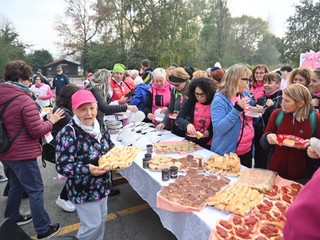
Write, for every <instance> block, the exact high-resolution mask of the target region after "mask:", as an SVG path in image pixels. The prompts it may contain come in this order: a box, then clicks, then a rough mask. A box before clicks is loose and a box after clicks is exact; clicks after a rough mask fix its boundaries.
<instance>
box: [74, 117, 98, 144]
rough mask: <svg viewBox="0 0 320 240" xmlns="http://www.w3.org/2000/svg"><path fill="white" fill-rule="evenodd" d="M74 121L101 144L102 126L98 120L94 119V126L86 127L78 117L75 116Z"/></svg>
mask: <svg viewBox="0 0 320 240" xmlns="http://www.w3.org/2000/svg"><path fill="white" fill-rule="evenodd" d="M73 120H74V122H75V123H76V124H77V125H78V126H79V127H80V128H81V129H82V130H83V131H85V132H86V133H88V134H89V135H90V136H92V137H94V138H95V139H97V141H98V142H99V143H100V140H101V138H102V133H101V131H100V124H99V122H98V120H97V119H94V123H93V126H86V125H84V124H83V123H82V122H81V121H80V119H79V118H78V117H77V116H76V115H74V116H73Z"/></svg>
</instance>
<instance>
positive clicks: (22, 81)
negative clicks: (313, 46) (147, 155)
mask: <svg viewBox="0 0 320 240" xmlns="http://www.w3.org/2000/svg"><path fill="white" fill-rule="evenodd" d="M31 77H32V70H31V67H30V66H28V65H27V64H26V63H25V62H23V61H13V62H10V63H8V64H7V66H6V68H5V75H4V79H5V83H3V84H1V87H0V95H1V96H2V97H1V99H0V106H3V105H4V104H5V103H6V102H7V101H9V100H10V99H12V98H17V99H18V98H19V101H18V100H16V101H13V102H12V103H11V104H10V107H9V108H8V110H7V111H5V112H4V113H3V116H2V121H3V123H4V126H5V129H6V131H7V134H8V137H9V139H12V138H13V136H15V134H16V133H17V131H18V130H19V129H22V131H21V133H19V135H18V136H17V137H16V139H15V140H14V141H15V144H13V145H12V146H11V147H10V148H9V150H7V151H6V152H3V153H0V160H1V162H2V164H3V166H4V172H5V175H6V176H2V175H0V181H2V182H4V181H8V185H9V186H10V188H9V189H8V193H7V195H8V201H7V206H6V209H5V217H7V218H11V219H13V220H14V221H16V222H17V223H18V224H26V223H29V222H31V221H32V220H33V223H34V227H35V230H36V232H37V234H38V239H42V238H47V237H52V236H53V235H55V234H57V233H58V231H59V230H60V225H59V224H51V221H50V218H49V216H48V214H47V212H46V210H45V209H44V207H43V189H44V186H43V184H42V179H41V174H40V170H39V167H38V164H37V157H39V156H41V144H40V143H41V141H39V139H40V138H41V137H43V136H44V135H46V134H48V133H50V132H51V134H52V136H53V140H52V144H54V145H55V160H56V170H57V172H58V173H59V174H60V175H61V176H62V177H64V178H65V179H66V183H65V185H64V187H63V189H62V191H61V193H60V195H59V196H58V198H57V200H56V203H57V205H58V206H60V207H62V208H63V209H64V210H65V211H67V212H73V211H77V214H78V216H79V219H80V223H81V226H80V229H79V231H78V233H77V238H78V239H103V237H104V231H105V229H104V219H105V217H106V215H107V200H108V196H109V197H110V196H113V195H117V194H119V191H118V190H117V189H113V188H112V172H110V171H105V170H99V168H98V167H97V166H98V159H99V157H101V156H102V155H103V154H105V153H106V152H107V151H109V150H110V149H111V148H112V147H113V143H112V142H111V141H110V135H109V133H108V129H107V127H106V125H105V124H104V123H105V120H106V118H107V117H108V116H110V115H114V114H116V113H119V112H126V111H127V110H129V111H132V112H137V111H143V112H144V114H145V116H146V117H145V119H144V121H145V122H152V123H153V124H154V125H155V127H156V129H157V130H158V131H162V130H164V129H166V130H169V131H171V132H172V133H174V134H175V135H177V136H180V137H185V138H186V139H188V140H189V141H193V142H195V143H197V144H199V145H200V146H202V147H203V148H206V149H208V150H211V151H212V152H214V153H217V154H219V155H224V154H226V153H230V152H234V153H236V154H238V156H239V158H240V161H241V164H242V165H244V166H246V167H248V168H252V167H255V168H262V169H269V170H272V171H275V172H277V173H278V174H279V175H280V176H281V177H283V178H286V179H289V180H294V181H297V182H300V183H303V184H305V183H307V182H308V181H309V180H310V179H311V177H312V176H313V174H314V173H315V172H316V171H317V169H318V167H319V165H320V164H319V162H320V157H319V155H320V144H319V143H320V142H319V141H320V140H318V139H320V128H319V127H318V125H319V123H320V114H319V109H320V102H319V99H320V69H315V70H310V69H307V68H296V69H292V67H290V66H284V67H282V68H281V69H280V70H279V71H277V72H270V71H269V69H268V67H267V66H266V65H263V64H260V65H257V66H255V67H254V68H252V69H249V68H248V67H247V66H245V65H242V64H235V65H233V66H231V67H229V68H228V69H223V68H222V67H221V64H220V63H216V64H215V65H214V67H213V68H210V69H207V70H206V71H205V70H201V69H193V68H192V67H187V68H184V67H179V66H177V65H176V64H172V65H171V66H169V67H168V68H167V69H164V68H162V67H157V68H155V69H153V68H152V67H151V64H150V61H149V60H148V59H145V60H143V61H142V62H141V69H140V70H127V69H126V67H125V66H124V65H123V64H121V63H116V64H114V67H113V69H112V71H109V70H107V69H98V70H96V71H94V72H92V73H91V72H90V73H88V75H87V79H86V80H85V81H84V82H83V86H77V85H74V84H72V83H70V82H69V79H68V77H67V76H66V75H65V74H63V70H62V68H61V67H58V68H57V75H56V76H54V78H53V82H52V85H50V82H49V81H48V80H47V79H46V78H45V77H44V76H43V75H42V73H41V74H40V73H38V72H37V74H36V76H34V79H33V80H32V79H31ZM32 82H33V84H32ZM49 106H52V107H54V108H53V111H52V113H51V114H49V115H48V117H47V118H44V119H43V118H41V116H40V112H41V110H42V108H43V107H49ZM156 111H160V112H161V113H162V114H164V117H163V118H162V119H161V118H158V117H157V116H156V114H155V112H156ZM17 113H21V114H17ZM279 134H285V135H293V136H294V137H296V138H299V139H301V140H300V141H299V143H300V144H297V145H296V144H294V145H290V146H289V145H286V144H285V143H284V142H281V141H280V140H279V138H278V135H279ZM310 139H311V140H310ZM310 145H311V146H310ZM31 149H32V150H31ZM26 169H28V172H29V174H23V172H24V171H25V170H26ZM319 174H320V173H319V170H318V171H317V172H316V173H315V174H314V177H313V178H312V179H311V180H310V182H309V183H308V184H307V187H306V190H303V191H302V193H301V196H300V195H299V197H298V198H297V200H296V202H299V204H298V203H297V204H296V202H295V203H294V204H293V206H292V208H290V209H289V211H288V224H286V227H285V231H284V233H285V234H286V231H287V230H288V229H290V230H288V233H287V234H292V233H293V230H292V229H295V231H297V230H296V229H297V228H296V224H297V223H296V222H295V220H294V219H293V218H294V214H293V213H294V212H302V211H303V210H304V205H303V204H304V201H305V199H306V198H308V197H307V196H308V195H307V194H309V195H310V194H312V189H313V188H315V186H316V184H315V183H314V182H315V181H317V179H319ZM24 192H25V193H26V194H27V196H28V197H29V202H30V209H31V215H26V216H24V215H21V214H20V213H19V206H20V202H21V199H22V196H23V194H24ZM308 204H315V203H311V202H310V201H309V202H308ZM306 208H307V206H306ZM92 214H94V215H95V216H96V217H94V218H93V217H91V216H92ZM301 214H303V213H301ZM318 219H319V218H318ZM314 221H315V222H316V220H314ZM301 231H302V230H301ZM289 232H290V233H289ZM299 234H301V233H299ZM288 236H289V235H288ZM301 236H303V235H301ZM301 239H302V238H301Z"/></svg>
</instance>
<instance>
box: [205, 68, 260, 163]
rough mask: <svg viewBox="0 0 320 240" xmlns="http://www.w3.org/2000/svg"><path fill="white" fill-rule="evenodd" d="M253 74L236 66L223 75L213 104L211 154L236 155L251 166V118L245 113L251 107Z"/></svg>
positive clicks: (252, 132) (252, 135) (252, 134)
mask: <svg viewBox="0 0 320 240" xmlns="http://www.w3.org/2000/svg"><path fill="white" fill-rule="evenodd" d="M250 76H251V71H250V69H248V68H247V67H245V66H243V65H241V64H236V65H233V66H231V67H230V68H229V69H228V70H227V71H226V73H225V75H224V76H223V79H222V82H221V84H220V85H219V88H218V92H217V93H216V94H215V96H214V99H213V101H212V103H211V120H212V124H213V129H214V131H213V139H212V144H211V151H213V152H215V153H217V154H219V155H223V154H225V153H230V152H236V153H237V154H238V155H239V157H240V160H241V164H242V165H245V166H247V167H251V166H252V140H253V137H254V131H253V124H252V117H249V116H246V115H245V113H246V111H247V109H248V108H249V106H250V100H251V99H250V97H249V94H248V91H247V84H248V81H249V77H250Z"/></svg>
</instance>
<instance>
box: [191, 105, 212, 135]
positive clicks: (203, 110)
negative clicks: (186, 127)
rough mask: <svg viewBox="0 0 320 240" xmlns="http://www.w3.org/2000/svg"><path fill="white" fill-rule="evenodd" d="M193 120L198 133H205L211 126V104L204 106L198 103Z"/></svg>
mask: <svg viewBox="0 0 320 240" xmlns="http://www.w3.org/2000/svg"><path fill="white" fill-rule="evenodd" d="M193 120H194V122H193V126H194V128H195V129H196V130H197V131H199V132H201V133H204V131H205V130H207V129H208V128H209V127H210V125H211V114H210V104H208V105H203V104H201V103H200V102H197V103H196V105H195V107H194V117H193Z"/></svg>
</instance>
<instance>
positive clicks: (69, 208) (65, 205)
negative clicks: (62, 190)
mask: <svg viewBox="0 0 320 240" xmlns="http://www.w3.org/2000/svg"><path fill="white" fill-rule="evenodd" d="M56 204H57V205H58V206H59V207H61V208H62V209H63V210H65V211H66V212H74V211H75V210H76V208H75V206H74V205H73V203H72V202H70V201H69V200H68V201H66V200H64V199H61V198H60V196H59V197H58V198H57V201H56Z"/></svg>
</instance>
